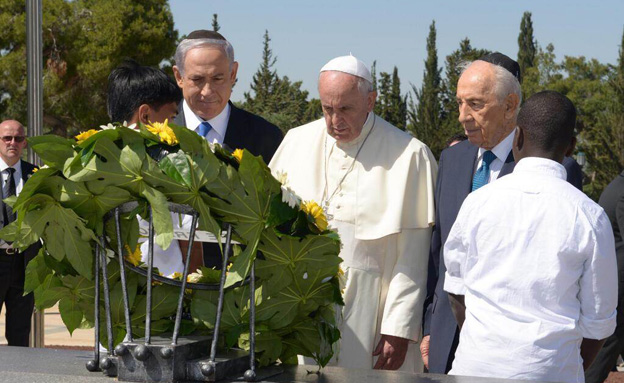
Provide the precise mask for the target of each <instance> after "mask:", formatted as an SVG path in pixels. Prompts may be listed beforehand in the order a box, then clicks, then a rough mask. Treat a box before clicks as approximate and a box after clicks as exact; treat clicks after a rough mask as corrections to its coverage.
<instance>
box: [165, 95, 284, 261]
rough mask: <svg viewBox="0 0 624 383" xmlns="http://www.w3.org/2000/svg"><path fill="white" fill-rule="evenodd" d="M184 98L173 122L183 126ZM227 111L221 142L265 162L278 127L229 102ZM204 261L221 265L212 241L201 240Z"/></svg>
mask: <svg viewBox="0 0 624 383" xmlns="http://www.w3.org/2000/svg"><path fill="white" fill-rule="evenodd" d="M183 102H184V101H182V102H181V103H180V105H179V106H178V110H179V113H178V115H177V116H176V118H174V119H173V122H174V123H175V124H176V125H180V126H186V121H185V119H184V108H183V107H182V104H183ZM229 104H230V107H231V111H230V119H229V120H228V124H227V130H226V131H225V138H224V140H223V143H224V144H225V145H227V146H228V147H229V148H230V149H232V150H233V149H247V150H249V151H250V152H251V153H252V154H253V155H255V156H258V155H260V156H262V159H263V160H264V162H266V163H267V164H268V163H269V162H270V161H271V158H273V154H275V151H276V150H277V148H278V147H279V145H280V144H281V143H282V139H283V138H284V136H283V135H282V131H281V130H280V129H279V128H278V127H277V126H275V125H273V124H271V123H270V122H268V121H267V120H265V119H264V118H262V117H260V116H256V115H255V114H252V113H249V112H247V111H245V110H242V109H239V108H237V107H235V106H234V104H232V102H229ZM203 249H204V264H205V265H206V266H207V267H215V268H217V269H221V266H222V263H221V251H220V250H219V246H218V245H217V244H216V243H204V245H203Z"/></svg>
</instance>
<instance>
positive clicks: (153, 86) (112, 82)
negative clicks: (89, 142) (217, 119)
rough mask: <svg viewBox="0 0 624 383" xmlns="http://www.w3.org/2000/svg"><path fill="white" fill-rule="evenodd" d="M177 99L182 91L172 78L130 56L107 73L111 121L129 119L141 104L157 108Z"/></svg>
mask: <svg viewBox="0 0 624 383" xmlns="http://www.w3.org/2000/svg"><path fill="white" fill-rule="evenodd" d="M181 100H182V91H181V90H180V88H179V87H178V84H176V82H175V80H174V79H173V78H171V77H170V76H167V74H166V73H165V72H163V71H162V70H160V69H157V68H152V67H149V66H143V65H140V64H138V63H137V62H136V61H134V60H125V61H124V62H123V63H122V64H121V65H119V66H118V67H117V68H115V69H113V71H112V72H111V74H110V75H109V76H108V97H107V110H108V117H109V118H110V120H111V121H112V122H122V121H130V119H132V116H133V115H134V113H135V112H136V111H137V109H138V108H139V107H140V106H141V105H143V104H147V105H149V106H151V107H152V108H154V109H155V110H158V109H159V108H160V107H161V106H163V105H165V104H169V103H172V102H175V103H176V104H177V103H179V102H180V101H181Z"/></svg>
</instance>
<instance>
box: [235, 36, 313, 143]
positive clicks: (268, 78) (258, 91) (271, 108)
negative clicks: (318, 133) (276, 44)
mask: <svg viewBox="0 0 624 383" xmlns="http://www.w3.org/2000/svg"><path fill="white" fill-rule="evenodd" d="M270 41H271V38H270V37H269V31H265V32H264V42H263V50H262V63H261V64H260V68H258V71H257V72H256V73H255V74H254V76H253V80H252V83H251V85H250V88H251V90H252V91H253V95H252V92H246V93H245V94H244V97H245V101H244V102H243V103H241V104H240V106H241V107H242V108H243V109H245V110H247V111H250V112H252V113H255V114H258V115H260V116H262V117H263V118H265V119H266V120H267V121H269V122H271V123H273V124H275V125H276V126H278V127H279V128H280V129H282V131H283V132H287V131H288V130H290V129H292V128H294V127H297V126H300V125H303V124H305V123H308V122H310V121H313V120H316V119H318V118H320V117H321V115H322V111H321V110H320V104H319V103H317V102H316V101H314V100H311V101H310V102H308V101H307V99H308V91H305V90H302V89H301V84H302V82H301V81H295V82H291V81H290V79H289V78H288V77H287V76H284V77H280V76H279V75H278V74H277V71H276V70H275V69H273V67H274V66H275V62H276V61H277V58H276V57H273V51H272V50H271V48H270V47H269V42H270Z"/></svg>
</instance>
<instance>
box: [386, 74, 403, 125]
mask: <svg viewBox="0 0 624 383" xmlns="http://www.w3.org/2000/svg"><path fill="white" fill-rule="evenodd" d="M406 97H407V96H406ZM406 97H403V96H401V79H400V78H399V70H398V68H397V67H396V66H395V67H394V70H393V71H392V85H391V87H390V120H388V122H389V123H391V124H392V125H394V126H396V127H397V128H399V129H401V130H405V122H406V120H407V98H406Z"/></svg>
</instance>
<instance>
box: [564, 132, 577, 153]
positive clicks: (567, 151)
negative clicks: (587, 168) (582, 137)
mask: <svg viewBox="0 0 624 383" xmlns="http://www.w3.org/2000/svg"><path fill="white" fill-rule="evenodd" d="M574 149H576V137H572V141H570V146H568V150H566V153H565V155H566V157H572V154H574Z"/></svg>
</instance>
